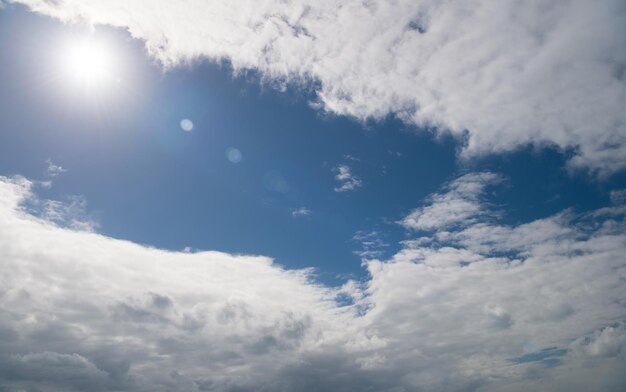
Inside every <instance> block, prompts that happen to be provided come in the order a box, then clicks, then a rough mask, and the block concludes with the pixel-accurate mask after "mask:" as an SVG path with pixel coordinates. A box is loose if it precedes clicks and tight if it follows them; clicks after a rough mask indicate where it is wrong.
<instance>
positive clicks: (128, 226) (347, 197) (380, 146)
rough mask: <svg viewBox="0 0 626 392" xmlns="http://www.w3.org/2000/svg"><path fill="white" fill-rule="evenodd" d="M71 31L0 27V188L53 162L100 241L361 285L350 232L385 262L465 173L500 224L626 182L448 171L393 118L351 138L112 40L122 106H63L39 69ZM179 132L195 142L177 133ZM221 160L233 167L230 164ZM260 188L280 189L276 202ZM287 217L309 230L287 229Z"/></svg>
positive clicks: (441, 150)
mask: <svg viewBox="0 0 626 392" xmlns="http://www.w3.org/2000/svg"><path fill="white" fill-rule="evenodd" d="M82 30H83V29H82V28H80V27H76V26H74V27H71V26H69V27H68V26H64V25H62V24H60V23H58V22H56V21H53V20H51V19H48V18H45V17H41V16H37V15H35V14H32V13H29V12H27V11H26V10H25V9H24V8H22V7H20V6H12V5H9V6H7V7H6V8H5V9H4V10H2V11H0V86H1V87H0V175H11V174H21V175H24V176H26V177H28V178H33V179H37V178H43V172H44V170H45V167H46V163H45V162H46V160H47V159H51V160H52V161H53V162H55V163H56V164H59V165H61V166H63V167H64V168H66V169H67V170H68V171H67V172H66V173H63V174H62V175H61V176H59V177H57V178H56V179H55V180H54V186H53V187H52V188H51V189H49V190H45V189H44V190H41V194H42V196H44V197H50V198H58V199H63V198H65V197H67V196H68V195H83V196H84V197H85V198H86V200H87V202H88V206H89V210H90V211H91V212H93V213H96V215H97V216H98V220H99V222H100V228H99V231H100V232H101V233H103V234H106V235H109V236H112V237H116V238H123V239H127V240H131V241H135V242H139V243H144V244H150V245H154V246H157V247H161V248H167V249H175V250H180V249H183V248H184V247H191V248H195V249H204V250H220V251H226V252H234V253H251V254H262V255H267V256H271V257H274V258H275V259H276V260H277V262H278V263H280V264H283V265H285V266H287V267H289V268H302V267H316V268H318V270H319V273H320V275H319V277H320V280H322V281H324V282H327V283H331V282H336V281H337V280H336V278H337V276H346V275H353V276H362V275H363V274H364V271H363V269H362V268H361V266H360V259H359V256H357V255H355V254H354V253H353V252H354V251H355V250H358V249H359V245H358V244H357V243H356V242H354V241H353V240H352V237H353V235H354V234H355V232H357V231H371V230H376V231H378V232H380V233H382V236H383V240H384V241H385V242H387V243H389V244H391V246H390V247H389V248H388V249H387V254H390V253H391V252H393V251H394V250H396V249H397V243H398V241H400V240H402V239H405V238H406V233H404V232H403V230H401V229H400V228H399V227H398V226H397V225H395V224H393V221H395V220H398V219H400V218H401V217H402V216H404V215H405V214H407V213H408V212H409V211H410V210H411V209H413V208H415V207H417V206H419V205H420V203H421V201H422V199H423V198H424V197H425V196H427V195H428V194H430V193H432V192H435V191H437V190H438V189H439V188H440V187H441V185H442V184H443V183H445V181H447V180H450V179H452V178H454V176H455V175H458V174H459V173H461V172H464V171H468V170H492V171H496V172H499V173H502V174H504V175H505V176H507V178H508V183H507V185H506V186H505V187H501V188H498V189H497V191H496V192H495V193H494V194H493V195H491V197H492V199H493V201H494V202H495V203H497V204H498V205H500V206H502V207H503V209H505V210H506V211H507V214H506V215H505V217H504V219H505V222H507V223H519V222H527V221H530V220H532V219H536V218H541V217H545V216H547V215H550V214H553V213H556V212H558V211H561V210H563V209H564V208H574V209H576V210H580V211H584V210H589V209H593V208H597V207H599V206H603V205H607V204H608V200H609V191H610V190H611V189H616V188H620V187H624V184H626V180H625V178H624V175H620V176H614V177H612V178H610V179H608V180H603V181H596V180H593V179H591V178H589V177H587V176H586V175H585V174H581V173H578V174H574V175H569V174H567V173H566V172H565V169H564V156H563V155H562V154H560V153H558V152H556V151H554V150H550V149H543V150H532V149H526V150H521V151H518V152H516V153H512V154H506V155H502V156H498V157H489V158H485V159H481V160H478V161H475V162H471V163H459V162H458V161H457V159H456V150H457V149H458V147H459V145H458V144H457V143H455V142H454V141H453V140H450V139H447V138H443V139H440V140H435V139H433V138H432V137H431V134H430V133H429V132H425V131H423V132H416V131H417V130H416V129H413V128H411V127H408V126H406V125H403V124H402V123H400V122H399V121H397V120H394V119H393V118H389V119H387V120H385V121H382V122H377V123H368V124H366V125H363V124H360V123H358V122H356V121H353V120H351V119H348V118H345V117H337V116H327V115H324V114H322V113H320V112H319V111H316V110H314V109H311V107H310V106H309V101H310V100H312V99H313V98H314V96H313V95H312V93H311V91H306V90H303V89H302V88H290V89H288V90H287V91H286V92H280V91H277V90H276V89H274V88H272V87H271V86H262V85H261V84H260V83H259V80H258V77H257V75H256V74H254V73H253V72H249V73H247V74H243V75H240V76H239V77H236V78H233V77H232V76H231V71H230V69H229V67H228V65H221V66H220V65H216V64H212V63H209V62H198V63H197V64H195V65H193V66H186V67H180V68H176V69H173V70H170V71H168V72H166V73H163V72H162V70H161V69H160V68H159V66H158V65H156V64H155V63H154V62H153V61H151V60H150V59H148V58H146V56H145V53H144V50H143V47H142V44H141V43H140V42H137V41H135V40H133V39H131V38H130V37H129V36H128V34H126V33H125V32H123V31H119V30H114V29H110V28H98V33H97V34H101V35H105V36H107V37H109V38H110V39H112V41H114V43H115V46H116V48H117V50H118V51H119V52H120V53H121V54H122V55H121V56H120V59H122V60H123V62H124V67H123V68H124V69H126V74H125V76H124V80H123V81H122V83H123V84H124V93H123V94H119V95H118V96H116V95H111V96H109V97H104V98H102V97H100V98H101V99H97V96H94V95H97V94H94V95H92V96H84V95H82V96H81V95H72V94H70V93H68V92H67V91H65V90H64V89H63V88H62V86H60V84H59V82H58V81H53V79H54V75H52V74H51V71H50V64H48V63H47V62H48V60H47V59H50V58H51V57H50V56H51V54H53V53H54V52H55V51H58V50H59V49H58V43H59V42H60V41H61V40H62V39H63V38H64V37H65V36H67V35H68V34H74V33H76V32H77V31H82ZM184 118H189V119H191V120H192V121H193V123H194V129H193V130H192V131H191V132H184V131H183V130H181V128H180V121H181V120H182V119H184ZM229 148H237V149H238V150H240V151H241V152H242V156H243V159H242V161H241V162H239V163H233V162H231V161H229V160H228V159H227V157H226V151H227V150H228V149H229ZM346 155H350V156H352V157H355V158H358V160H350V159H347V158H346V157H345V156H346ZM342 163H346V164H348V165H350V166H351V167H352V169H353V173H354V174H355V175H357V176H359V177H360V178H361V179H362V181H363V187H362V188H361V189H359V190H357V191H354V192H343V193H338V192H335V191H334V187H335V186H336V183H335V181H334V179H333V177H334V173H333V172H332V168H333V167H334V166H336V165H338V164H342ZM268 178H282V179H284V181H285V182H286V184H288V187H286V188H285V187H284V186H282V187H280V188H281V190H282V192H277V191H276V189H271V188H272V187H271V186H268ZM299 207H306V208H308V209H310V210H311V211H312V214H311V215H309V216H300V217H297V218H294V217H293V216H292V214H291V211H292V210H293V209H295V208H299Z"/></svg>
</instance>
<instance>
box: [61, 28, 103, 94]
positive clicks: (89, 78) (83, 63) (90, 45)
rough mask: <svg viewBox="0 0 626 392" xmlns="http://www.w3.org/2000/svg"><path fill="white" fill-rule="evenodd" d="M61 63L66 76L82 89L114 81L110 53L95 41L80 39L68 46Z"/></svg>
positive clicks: (100, 43)
mask: <svg viewBox="0 0 626 392" xmlns="http://www.w3.org/2000/svg"><path fill="white" fill-rule="evenodd" d="M63 63H64V64H63V67H64V70H65V73H66V74H67V76H68V77H69V78H70V79H71V80H72V81H73V82H75V83H78V84H80V85H82V86H83V87H96V86H101V85H103V84H104V83H105V82H107V81H112V80H115V75H114V74H113V65H114V64H113V56H112V53H111V51H110V50H108V48H107V47H106V46H105V45H104V44H103V43H102V42H99V41H96V40H95V39H81V40H77V41H74V42H71V43H70V44H68V45H67V47H66V48H65V52H64V55H63Z"/></svg>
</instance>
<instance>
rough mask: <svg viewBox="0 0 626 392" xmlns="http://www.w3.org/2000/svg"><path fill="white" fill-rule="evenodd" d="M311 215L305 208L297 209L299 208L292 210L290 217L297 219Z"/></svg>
mask: <svg viewBox="0 0 626 392" xmlns="http://www.w3.org/2000/svg"><path fill="white" fill-rule="evenodd" d="M312 213H313V212H312V211H311V210H309V209H308V208H306V207H299V208H294V209H293V210H291V216H293V217H294V218H297V217H299V216H308V215H311V214H312Z"/></svg>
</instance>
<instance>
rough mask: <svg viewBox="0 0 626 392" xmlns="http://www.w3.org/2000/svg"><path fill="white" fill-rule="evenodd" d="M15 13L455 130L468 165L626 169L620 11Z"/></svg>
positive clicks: (113, 6)
mask: <svg viewBox="0 0 626 392" xmlns="http://www.w3.org/2000/svg"><path fill="white" fill-rule="evenodd" d="M16 2H19V3H23V4H26V5H28V6H29V7H30V8H31V9H33V10H35V11H37V12H40V13H43V14H46V15H51V16H54V17H57V18H59V19H61V20H64V21H77V20H82V21H86V22H87V23H91V24H104V25H111V26H116V27H120V28H124V29H127V30H128V31H129V32H130V34H132V35H133V36H134V37H136V38H139V39H142V40H144V41H145V43H146V46H147V48H148V50H149V52H150V53H151V54H152V55H154V56H155V57H157V58H158V59H160V60H161V61H162V62H163V63H164V64H166V65H167V66H171V65H176V64H180V63H185V62H188V61H191V60H193V59H197V58H208V59H210V60H212V61H222V60H226V61H229V62H230V63H231V64H232V65H233V67H234V69H235V70H236V71H240V70H245V69H253V70H257V71H259V72H260V74H261V75H262V77H263V78H264V79H265V80H267V81H272V82H277V83H279V84H282V83H287V84H296V85H297V84H301V83H304V84H306V85H310V84H311V83H313V84H312V85H313V86H316V87H315V88H316V93H317V98H318V102H317V105H318V106H319V107H320V108H323V109H324V110H326V111H328V112H332V113H337V114H342V115H349V116H354V117H356V118H359V119H369V118H374V119H380V118H383V117H385V116H387V115H388V114H394V115H396V116H398V117H400V118H401V119H403V120H404V121H406V122H407V123H410V124H415V125H417V126H419V127H426V128H430V129H433V130H436V131H437V132H450V133H452V134H453V135H456V136H457V137H459V138H461V139H463V140H464V147H463V151H462V155H463V156H464V157H474V156H479V155H482V154H485V153H493V152H495V153H499V152H504V151H511V150H514V149H516V148H519V147H520V146H525V145H528V144H534V145H538V146H546V145H549V146H556V147H558V148H560V149H563V150H565V151H568V153H571V154H573V155H572V158H571V160H570V165H571V166H572V167H584V168H589V169H591V170H593V171H596V172H598V173H601V174H608V173H611V172H614V171H616V170H620V169H622V168H624V167H625V166H626V158H625V157H626V111H624V107H626V72H625V70H626V6H624V2H623V1H621V0H599V1H593V2H589V1H586V0H556V1H549V2H542V1H525V0H507V1H497V2H494V1H488V0H472V1H466V0H450V1H433V0H400V1H361V0H348V1H344V0H342V1H339V0H327V1H318V2H309V1H302V0H291V1H278V0H268V1H262V2H259V1H256V0H239V1H231V2H227V3H225V2H221V1H205V0H189V1H184V2H181V1H156V2H154V1H151V2H146V1H140V0H124V1H115V0H114V1H111V0H106V1H105V0H59V1H46V0H16Z"/></svg>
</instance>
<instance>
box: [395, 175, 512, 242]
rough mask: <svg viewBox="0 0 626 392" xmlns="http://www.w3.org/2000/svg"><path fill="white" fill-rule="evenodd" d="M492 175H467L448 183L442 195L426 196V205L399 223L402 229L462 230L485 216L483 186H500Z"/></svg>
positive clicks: (499, 178) (497, 177)
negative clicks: (427, 197) (460, 227)
mask: <svg viewBox="0 0 626 392" xmlns="http://www.w3.org/2000/svg"><path fill="white" fill-rule="evenodd" d="M501 180H502V178H501V177H500V176H499V175H496V174H494V173H489V172H484V173H469V174H466V175H464V176H462V177H460V178H457V179H455V180H454V181H452V182H450V183H449V184H448V185H447V186H446V189H445V192H443V193H435V194H433V195H431V196H430V198H429V203H428V204H427V205H426V206H424V207H421V208H417V209H415V210H413V212H411V213H410V214H409V215H407V216H406V217H405V218H404V219H402V220H401V222H400V223H401V224H402V226H404V227H405V228H407V229H414V230H435V229H444V228H449V227H450V226H453V225H462V226H466V225H469V224H471V223H473V222H474V221H475V220H476V219H477V218H480V217H482V216H484V215H485V214H486V213H488V212H489V213H491V214H493V213H494V212H493V211H488V210H486V209H485V208H484V203H483V202H482V201H481V199H482V195H483V192H484V190H485V188H486V187H487V186H490V185H494V184H496V183H498V182H500V181H501Z"/></svg>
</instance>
